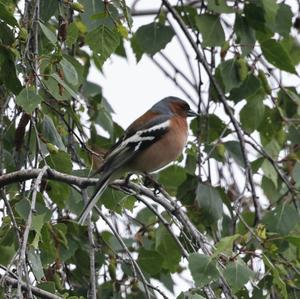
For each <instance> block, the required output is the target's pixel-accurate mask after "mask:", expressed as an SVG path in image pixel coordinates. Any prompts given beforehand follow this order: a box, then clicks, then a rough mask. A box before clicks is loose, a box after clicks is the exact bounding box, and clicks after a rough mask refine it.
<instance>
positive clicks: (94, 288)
mask: <svg viewBox="0 0 300 299" xmlns="http://www.w3.org/2000/svg"><path fill="white" fill-rule="evenodd" d="M82 197H83V200H84V202H85V203H87V202H88V194H87V190H86V189H83V190H82ZM87 220H88V221H87V225H88V235H89V257H90V283H91V287H90V296H89V298H91V299H96V298H97V285H96V268H95V241H94V234H93V222H92V214H91V213H90V214H89V216H88V219H87Z"/></svg>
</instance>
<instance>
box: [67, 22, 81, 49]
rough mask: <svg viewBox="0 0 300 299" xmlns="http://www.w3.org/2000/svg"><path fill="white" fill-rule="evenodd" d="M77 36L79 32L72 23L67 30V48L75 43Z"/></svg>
mask: <svg viewBox="0 0 300 299" xmlns="http://www.w3.org/2000/svg"><path fill="white" fill-rule="evenodd" d="M78 36H79V30H78V28H77V26H76V24H75V22H72V23H71V24H70V25H69V26H68V29H67V39H66V43H67V45H68V47H69V48H71V47H72V46H73V45H74V44H75V42H76V41H77V38H78Z"/></svg>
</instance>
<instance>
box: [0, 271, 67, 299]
mask: <svg viewBox="0 0 300 299" xmlns="http://www.w3.org/2000/svg"><path fill="white" fill-rule="evenodd" d="M1 268H2V267H1ZM4 283H5V284H7V285H9V286H11V287H13V288H16V287H17V286H18V284H19V280H18V279H16V278H13V277H10V276H7V275H6V276H5V277H4ZM21 289H22V290H23V291H27V292H28V291H29V289H30V292H31V293H32V294H34V295H36V296H38V297H39V298H44V299H62V298H63V297H60V296H57V295H54V294H51V293H49V292H47V291H44V290H42V289H40V288H37V287H34V286H29V289H28V285H27V284H26V283H25V282H23V281H21ZM18 298H21V297H18Z"/></svg>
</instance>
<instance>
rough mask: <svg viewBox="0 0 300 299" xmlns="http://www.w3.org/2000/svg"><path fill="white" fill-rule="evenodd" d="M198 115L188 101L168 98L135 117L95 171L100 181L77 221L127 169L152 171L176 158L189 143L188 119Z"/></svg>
mask: <svg viewBox="0 0 300 299" xmlns="http://www.w3.org/2000/svg"><path fill="white" fill-rule="evenodd" d="M197 115H198V114H197V113H195V112H194V111H193V110H191V108H190V106H189V105H188V103H186V102H185V101H183V100H181V99H179V98H176V97H167V98H164V99H162V100H161V101H159V102H158V103H156V104H155V105H153V106H152V107H151V108H150V109H149V110H148V111H147V112H145V113H144V114H143V115H142V116H140V117H139V118H138V119H136V120H135V121H134V122H133V123H132V124H131V125H130V126H129V127H128V129H127V130H126V131H125V133H124V135H123V137H121V138H120V139H119V141H118V142H117V143H116V144H115V145H113V147H112V148H111V149H110V151H109V152H108V153H107V154H106V156H105V158H104V162H103V164H102V165H101V167H100V168H99V169H98V170H97V171H96V174H99V175H100V178H99V181H98V183H97V184H96V189H95V192H94V194H93V196H92V197H91V198H90V199H89V201H88V203H87V204H86V206H85V207H84V209H83V211H82V213H81V215H80V217H79V220H78V222H79V223H80V224H84V222H85V220H86V217H87V216H88V214H89V213H90V211H91V210H92V209H93V207H94V206H95V204H96V202H97V200H98V198H99V197H100V196H101V194H102V193H103V192H104V191H105V189H106V187H107V185H108V184H109V183H110V182H111V181H113V180H114V179H116V178H118V177H119V176H121V175H123V174H124V173H126V172H140V173H150V172H153V171H156V170H158V169H160V168H162V167H164V166H166V165H167V164H169V163H170V162H172V161H174V160H175V159H176V158H177V157H178V156H179V155H180V154H181V152H182V150H183V148H184V147H185V145H186V142H187V137H188V125H187V120H186V118H187V117H189V116H197Z"/></svg>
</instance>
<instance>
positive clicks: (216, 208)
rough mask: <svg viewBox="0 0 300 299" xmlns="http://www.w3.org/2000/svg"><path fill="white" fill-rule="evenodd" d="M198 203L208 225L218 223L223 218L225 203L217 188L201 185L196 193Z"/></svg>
mask: <svg viewBox="0 0 300 299" xmlns="http://www.w3.org/2000/svg"><path fill="white" fill-rule="evenodd" d="M196 203H197V205H198V206H199V208H200V209H201V211H203V216H204V217H205V219H206V221H207V223H208V224H213V223H216V222H217V221H218V220H219V219H220V218H221V217H222V214H223V202H222V198H221V196H220V193H219V192H218V190H217V189H216V188H213V187H212V186H209V185H205V184H201V183H199V184H198V186H197V191H196Z"/></svg>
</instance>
